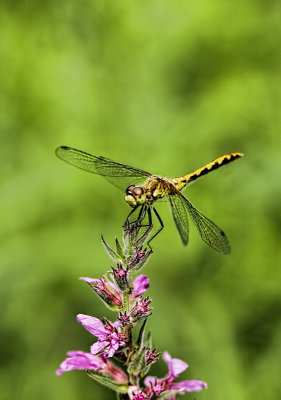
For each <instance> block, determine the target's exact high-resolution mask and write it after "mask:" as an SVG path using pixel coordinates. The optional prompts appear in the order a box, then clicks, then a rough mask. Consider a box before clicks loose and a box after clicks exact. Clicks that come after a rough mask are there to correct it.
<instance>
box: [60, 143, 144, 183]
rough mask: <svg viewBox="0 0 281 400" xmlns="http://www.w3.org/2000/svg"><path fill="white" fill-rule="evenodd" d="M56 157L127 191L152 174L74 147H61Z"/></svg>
mask: <svg viewBox="0 0 281 400" xmlns="http://www.w3.org/2000/svg"><path fill="white" fill-rule="evenodd" d="M56 155H57V156H58V157H59V158H60V159H61V160H63V161H65V162H67V163H68V164H71V165H73V166H74V167H77V168H80V169H83V170H85V171H88V172H92V173H93V174H98V175H102V176H103V177H105V178H106V179H107V180H109V181H110V182H111V183H112V184H114V185H115V186H117V187H119V188H121V189H122V190H125V189H126V188H127V187H128V186H129V184H136V183H137V182H140V181H141V180H145V179H146V178H147V177H148V176H150V175H151V174H150V173H148V172H146V171H143V170H141V169H138V168H134V167H131V166H129V165H125V164H121V163H118V162H115V161H112V160H109V159H107V158H104V157H97V156H93V155H92V154H89V153H85V152H84V151H81V150H77V149H73V148H72V147H67V146H61V147H58V148H57V149H56Z"/></svg>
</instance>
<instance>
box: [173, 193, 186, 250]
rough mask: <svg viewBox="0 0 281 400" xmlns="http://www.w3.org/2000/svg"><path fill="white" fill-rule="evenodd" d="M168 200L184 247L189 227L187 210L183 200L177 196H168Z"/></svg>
mask: <svg viewBox="0 0 281 400" xmlns="http://www.w3.org/2000/svg"><path fill="white" fill-rule="evenodd" d="M168 200H169V204H170V208H171V211H172V214H173V218H174V221H175V224H176V227H177V229H178V231H179V234H180V237H181V240H182V242H183V244H184V245H187V243H188V232H189V226H188V215H187V208H186V204H185V202H184V199H183V198H182V197H181V196H179V195H178V194H175V195H169V196H168Z"/></svg>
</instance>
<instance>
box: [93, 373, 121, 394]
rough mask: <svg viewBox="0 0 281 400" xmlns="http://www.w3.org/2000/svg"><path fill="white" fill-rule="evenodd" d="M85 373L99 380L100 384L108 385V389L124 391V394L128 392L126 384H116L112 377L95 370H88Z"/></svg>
mask: <svg viewBox="0 0 281 400" xmlns="http://www.w3.org/2000/svg"><path fill="white" fill-rule="evenodd" d="M87 375H88V376H89V377H90V378H92V379H94V380H95V381H97V382H99V383H100V384H101V385H104V386H106V387H108V388H109V389H112V390H114V391H115V392H118V393H124V394H126V393H128V386H126V385H121V384H118V383H116V382H115V381H114V380H113V379H111V378H109V377H107V376H105V375H101V374H99V373H98V372H96V371H92V370H91V371H90V370H88V371H87Z"/></svg>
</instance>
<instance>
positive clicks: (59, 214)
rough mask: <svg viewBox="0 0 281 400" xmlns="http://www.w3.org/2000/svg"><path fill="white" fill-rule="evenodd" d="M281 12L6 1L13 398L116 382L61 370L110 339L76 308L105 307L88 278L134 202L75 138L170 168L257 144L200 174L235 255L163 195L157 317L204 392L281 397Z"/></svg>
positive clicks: (5, 161)
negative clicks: (69, 357)
mask: <svg viewBox="0 0 281 400" xmlns="http://www.w3.org/2000/svg"><path fill="white" fill-rule="evenodd" d="M279 26H280V3H279V2H278V1H277V0H276V1H275V0H267V1H263V0H256V1H254V0H248V1H245V0H243V1H242V0H238V1H235V2H231V1H220V0H213V1H207V0H198V1H196V2H195V1H186V0H185V1H183V0H182V1H179V0H176V1H173V2H172V1H141V2H136V1H130V2H129V1H124V0H119V1H101V0H99V1H97V0H96V1H94V0H82V1H79V2H75V1H74V0H68V1H61V2H57V1H54V0H53V1H52V0H48V1H35V0H33V1H32V0H29V1H27V0H21V1H15V0H14V1H11V0H10V1H2V2H1V6H0V32H1V39H0V85H1V86H0V87H1V93H0V135H1V161H0V162H1V200H0V212H1V252H0V264H1V267H0V273H1V305H2V312H1V357H0V360H1V378H0V387H1V395H0V397H1V399H2V398H3V399H5V400H10V399H13V400H14V399H17V400H22V399H24V400H25V399H29V400H33V399H39V398H40V399H41V400H45V399H53V400H58V399H61V398H67V399H68V400H74V399H77V398H83V399H84V400H87V399H89V400H90V399H91V400H92V399H114V398H115V395H114V393H113V392H110V391H108V390H107V389H105V388H102V387H100V386H98V384H96V383H95V382H94V381H92V380H90V379H88V378H87V376H86V375H85V374H84V373H83V372H69V373H66V374H64V375H63V376H62V377H56V376H55V369H56V368H58V366H59V364H60V362H61V361H62V360H63V359H64V358H65V353H66V351H67V350H71V349H72V350H78V349H80V350H84V351H88V349H89V346H90V345H91V344H92V343H93V337H92V336H91V335H90V334H89V333H88V332H87V331H86V330H84V329H83V327H81V326H80V325H79V324H78V323H77V322H76V319H75V318H76V317H75V316H76V314H77V313H85V314H89V315H94V316H96V317H99V318H101V317H102V316H103V315H104V308H103V305H102V304H101V303H100V302H99V300H98V298H97V297H95V296H94V295H93V294H92V293H91V291H90V290H89V289H88V287H87V286H86V285H85V283H83V282H81V281H78V277H79V276H90V277H101V276H102V274H103V273H104V272H105V271H106V270H108V269H109V268H110V265H111V262H110V260H109V259H108V257H107V255H106V253H105V252H104V249H103V246H102V244H101V240H100V235H101V233H103V234H104V236H105V238H106V240H107V241H108V242H109V243H113V240H114V238H115V236H116V235H118V236H119V237H120V235H121V232H122V224H123V222H124V220H125V218H126V216H127V214H128V212H129V208H128V206H127V204H126V203H125V201H124V195H123V193H121V192H119V191H118V189H116V188H115V187H114V186H111V185H110V184H109V183H108V182H106V181H105V180H103V179H102V178H101V177H99V176H94V175H90V174H87V173H85V172H83V171H81V170H78V169H75V168H72V167H71V166H69V165H66V164H64V163H62V162H61V161H60V160H58V159H57V158H56V157H55V155H54V149H55V148H56V147H57V146H59V145H68V146H72V147H76V148H78V149H81V150H84V151H87V152H90V153H92V154H96V155H104V156H106V157H109V158H112V159H114V160H117V161H120V162H124V163H128V164H131V165H134V166H136V167H140V168H143V169H146V170H147V171H151V172H153V173H158V174H162V175H163V176H179V175H181V174H184V173H188V172H190V171H192V170H193V169H196V168H199V167H201V166H202V165H203V164H204V163H206V162H209V161H211V160H213V159H214V158H216V157H217V156H220V155H222V154H223V153H227V152H230V151H240V152H243V153H245V155H246V156H245V157H244V158H243V159H241V160H239V161H237V162H236V163H234V164H230V165H229V166H226V167H224V168H222V169H220V170H219V171H216V172H214V173H212V174H210V175H208V176H206V177H204V178H202V179H201V180H200V181H197V182H196V183H195V184H194V185H192V186H190V187H189V189H188V190H186V191H185V195H187V197H188V198H189V199H190V200H191V201H192V202H193V203H194V204H195V205H196V206H197V207H198V208H199V209H200V210H202V211H203V212H204V213H205V214H206V215H207V216H208V217H209V218H211V219H212V220H214V221H215V222H216V223H217V224H218V225H219V226H220V227H222V228H223V229H224V230H225V231H226V232H227V235H228V236H229V238H230V241H231V245H232V254H231V255H229V256H223V255H220V254H218V253H216V252H215V251H213V250H212V249H210V248H209V247H208V246H207V245H205V244H204V243H203V242H202V240H201V239H200V237H199V235H198V233H197V232H196V231H195V229H194V227H193V226H191V232H190V243H189V245H188V247H187V248H185V247H184V246H182V244H181V242H180V238H179V236H178V233H177V232H176V228H175V227H174V225H173V221H172V218H171V216H170V213H169V209H168V207H167V205H166V204H163V203H161V204H159V206H158V208H157V210H158V212H159V213H160V214H161V216H162V219H163V220H164V223H165V229H164V231H163V232H162V233H161V235H159V236H158V237H157V239H155V241H154V242H153V246H154V254H153V256H152V257H151V260H150V262H149V263H148V265H146V267H145V268H144V269H143V271H142V272H143V273H146V274H147V275H148V276H149V277H150V284H151V287H150V290H149V295H150V296H151V297H152V299H153V303H152V304H153V306H154V312H153V316H152V317H151V318H150V320H149V324H148V325H149V328H150V329H151V330H152V333H153V338H154V344H155V345H156V346H157V348H158V350H159V351H164V350H168V351H169V352H170V353H171V355H172V356H173V357H178V358H182V359H184V360H185V361H187V362H188V363H189V364H190V368H189V370H188V371H186V372H185V373H184V374H182V375H181V378H182V379H191V378H199V379H202V380H204V381H206V382H207V383H208V385H209V388H208V391H206V392H204V393H198V394H196V395H195V396H194V395H193V394H191V395H190V396H188V395H186V398H190V399H194V398H198V399H208V400H225V399H228V400H232V399H233V400H234V399H235V400H236V399H237V400H248V399H249V400H250V399H251V400H252V399H255V400H264V399H271V400H273V399H274V400H275V399H276V400H277V399H280V398H281V387H280V376H281V363H280V359H281V283H280V279H281V272H280V265H281V260H280V258H281V257H280V232H281V215H280V202H281V189H280V172H281V171H280V144H281V143H280V89H279V87H278V85H279V84H280V79H278V78H280V76H278V46H279V44H280V42H279V39H278V33H280V29H279V28H278V27H279ZM106 315H107V316H108V317H109V318H114V314H111V313H110V312H109V311H108V310H107V311H106ZM151 373H152V374H158V375H159V376H163V375H164V374H165V373H166V369H165V365H164V363H163V362H162V361H160V362H159V363H158V364H157V365H155V366H154V367H153V369H152V370H151Z"/></svg>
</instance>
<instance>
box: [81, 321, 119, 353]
mask: <svg viewBox="0 0 281 400" xmlns="http://www.w3.org/2000/svg"><path fill="white" fill-rule="evenodd" d="M77 320H78V322H80V323H81V324H82V325H83V326H84V328H85V329H87V331H89V332H90V333H91V334H92V335H94V336H96V337H97V338H98V339H99V340H98V341H97V342H96V343H94V344H93V345H92V347H91V353H92V354H98V353H102V354H103V356H104V357H106V358H107V357H113V356H114V353H115V352H116V351H117V350H118V349H119V347H123V346H125V344H126V337H125V335H124V334H123V333H120V332H118V329H117V327H116V324H118V325H120V323H119V322H117V323H116V322H115V326H114V324H111V323H109V322H107V323H106V325H104V324H103V323H102V322H101V321H100V320H99V319H98V318H95V317H90V316H89V315H84V314H78V315H77Z"/></svg>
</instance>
